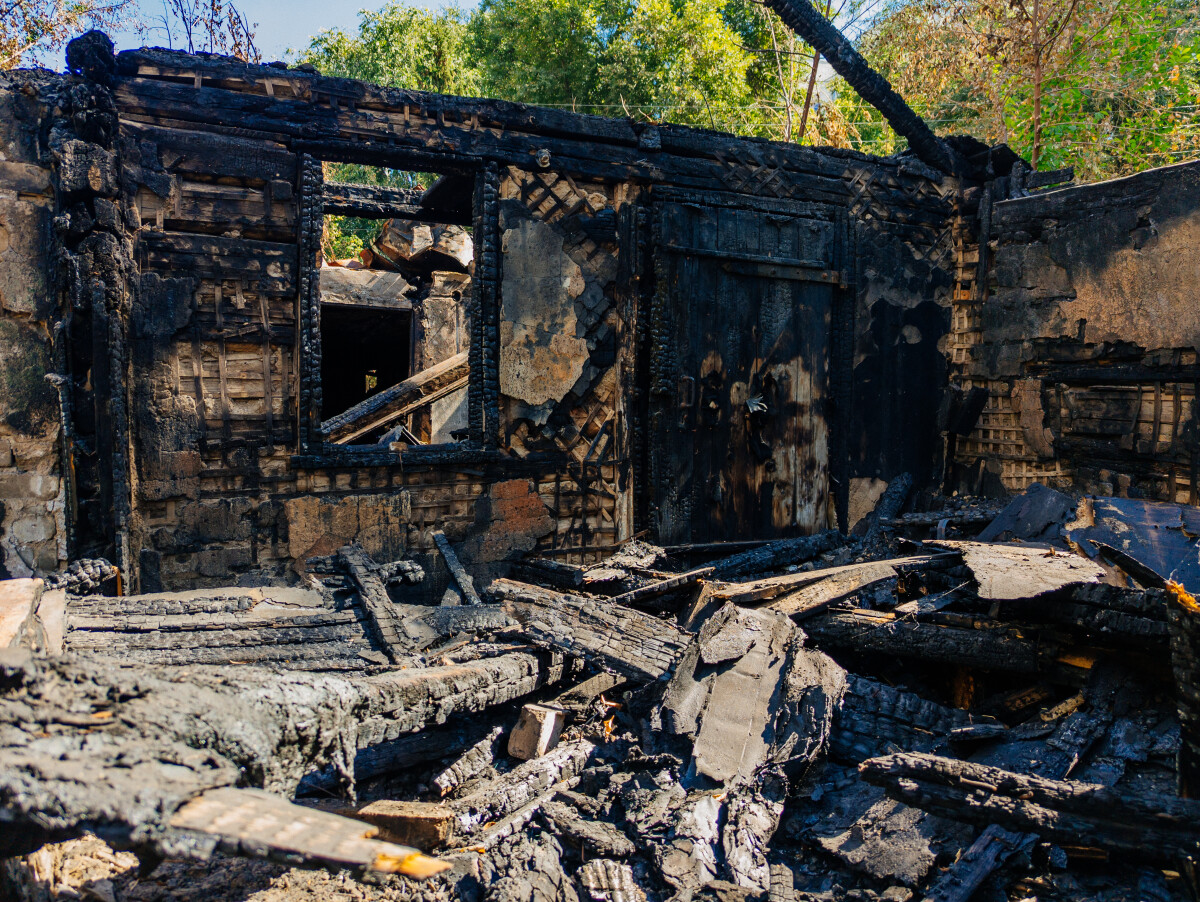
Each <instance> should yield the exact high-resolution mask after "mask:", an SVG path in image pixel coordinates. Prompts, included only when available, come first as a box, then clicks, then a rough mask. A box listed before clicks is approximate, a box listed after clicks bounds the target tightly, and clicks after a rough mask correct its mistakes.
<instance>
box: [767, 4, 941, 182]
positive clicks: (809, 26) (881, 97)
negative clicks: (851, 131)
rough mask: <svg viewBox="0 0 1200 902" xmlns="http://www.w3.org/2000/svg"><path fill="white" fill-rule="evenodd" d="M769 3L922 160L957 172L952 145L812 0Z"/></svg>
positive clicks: (936, 167)
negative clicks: (947, 143)
mask: <svg viewBox="0 0 1200 902" xmlns="http://www.w3.org/2000/svg"><path fill="white" fill-rule="evenodd" d="M766 4H767V6H769V7H771V9H773V10H775V12H776V13H778V15H779V18H781V19H783V21H784V23H785V24H786V25H787V26H788V28H790V29H792V31H794V32H796V34H798V35H800V37H802V38H804V40H805V41H807V42H808V43H809V44H810V45H812V47H813V49H815V50H817V51H818V52H819V53H820V54H821V56H823V57H825V59H827V60H829V65H831V66H833V68H834V71H835V72H837V74H838V75H840V76H842V78H844V79H846V81H847V82H849V84H850V87H852V88H854V90H855V91H857V92H858V95H859V96H860V97H862V99H863V100H865V101H866V102H867V103H869V104H871V106H873V107H875V109H877V110H879V112H880V113H882V114H883V118H884V119H886V120H887V121H888V125H890V126H891V127H892V128H893V129H894V130H895V132H896V134H898V135H902V136H903V137H905V138H907V139H908V145H909V147H911V148H912V149H913V152H914V153H916V155H917V156H918V157H919V158H920V159H921V161H922V162H924V163H927V164H929V165H930V166H933V167H934V168H935V169H940V170H941V171H942V172H946V173H953V172H954V171H955V170H956V169H957V168H958V167H957V166H956V165H955V164H956V162H957V161H956V160H955V157H954V154H953V152H952V151H951V150H950V148H949V147H947V146H946V144H945V143H944V142H943V141H942V140H941V139H940V138H938V136H937V135H935V134H934V133H933V131H932V130H931V129H930V128H929V126H928V125H926V123H925V120H924V119H922V118H921V117H920V116H918V115H917V114H916V113H915V112H913V109H912V107H910V106H909V105H908V104H907V103H905V102H904V98H903V97H901V96H900V95H899V94H897V93H896V91H895V89H893V88H892V86H891V85H890V84H889V83H888V80H887V79H886V78H884V77H883V76H882V75H880V74H879V73H878V72H876V71H875V70H874V69H872V68H871V67H870V65H869V64H868V63H867V61H866V60H865V59H863V57H862V54H860V53H859V52H858V51H857V50H855V49H854V46H853V45H852V44H851V43H850V42H849V41H848V40H846V36H845V35H843V34H842V33H841V32H840V31H838V30H837V28H835V27H834V26H833V25H832V23H830V22H829V20H827V19H826V18H825V17H824V16H822V15H821V14H820V13H819V12H818V11H817V10H816V8H815V7H814V6H813V5H812V4H811V3H809V2H808V0H766Z"/></svg>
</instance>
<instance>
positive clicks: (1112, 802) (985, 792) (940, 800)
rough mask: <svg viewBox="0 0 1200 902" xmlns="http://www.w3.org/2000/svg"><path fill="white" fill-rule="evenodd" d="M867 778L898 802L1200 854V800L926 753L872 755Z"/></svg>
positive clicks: (1181, 855) (1111, 843)
mask: <svg viewBox="0 0 1200 902" xmlns="http://www.w3.org/2000/svg"><path fill="white" fill-rule="evenodd" d="M859 772H860V773H861V774H862V777H863V779H864V780H866V781H868V782H869V783H874V784H876V785H878V786H882V787H884V789H886V790H887V793H888V795H890V796H892V797H893V798H896V799H899V800H900V801H902V802H904V803H906V804H909V805H914V806H916V807H918V808H922V809H924V810H926V811H932V812H934V813H937V814H942V815H945V816H946V817H950V818H954V819H956V820H963V821H968V822H970V823H978V824H989V825H990V824H998V825H1000V826H1002V827H1007V828H1011V829H1014V830H1020V831H1023V832H1029V833H1036V834H1038V835H1039V836H1042V837H1044V838H1046V839H1050V840H1055V841H1059V842H1069V843H1071V844H1073V845H1080V844H1082V845H1090V846H1095V847H1097V848H1101V849H1107V850H1110V851H1114V852H1118V853H1121V854H1124V855H1129V856H1132V857H1135V858H1139V859H1142V860H1150V861H1159V862H1178V861H1183V860H1186V859H1187V858H1190V857H1195V856H1196V855H1197V854H1200V802H1197V801H1193V800H1189V799H1178V798H1175V797H1173V796H1168V795H1162V794H1158V795H1140V794H1136V793H1126V792H1121V791H1119V790H1116V789H1112V788H1110V787H1107V786H1100V785H1097V784H1092V783H1077V782H1074V781H1068V780H1051V779H1047V778H1045V777H1038V776H1033V775H1029V774H1017V773H1013V772H1011V771H1006V770H1001V769H1000V768H998V767H989V766H987V765H983V764H975V763H973V762H970V761H959V760H956V759H952V758H942V757H939V756H937V755H929V754H924V753H919V752H918V753H907V754H899V755H887V756H885V757H882V758H872V759H870V760H868V761H864V762H863V763H862V764H861V765H859Z"/></svg>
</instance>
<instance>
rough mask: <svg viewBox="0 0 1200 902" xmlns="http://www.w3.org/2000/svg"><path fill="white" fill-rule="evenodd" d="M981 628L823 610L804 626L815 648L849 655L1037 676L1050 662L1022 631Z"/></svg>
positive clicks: (1047, 652)
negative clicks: (879, 654) (877, 655)
mask: <svg viewBox="0 0 1200 902" xmlns="http://www.w3.org/2000/svg"><path fill="white" fill-rule="evenodd" d="M981 627H982V628H978V629H975V628H969V627H963V626H949V625H945V624H941V623H930V622H924V621H913V620H908V619H900V618H898V617H896V616H895V615H894V614H889V613H886V612H883V611H868V610H861V609H856V610H847V611H841V610H831V611H826V612H825V613H824V614H822V615H820V616H818V617H814V618H813V619H811V620H808V621H806V622H805V625H804V629H805V632H807V633H808V635H809V637H810V638H811V639H812V641H813V643H814V644H815V645H818V646H820V647H829V648H841V649H845V650H847V651H858V652H882V653H885V654H892V655H896V656H897V657H901V658H919V659H921V660H925V661H938V662H941V663H944V664H961V665H963V666H964V667H975V668H979V669H981V670H997V671H1006V672H1010V673H1037V672H1038V671H1040V670H1044V669H1046V668H1047V667H1048V666H1049V665H1050V664H1051V663H1052V662H1053V661H1054V654H1053V652H1054V648H1053V646H1052V645H1047V644H1046V643H1044V642H1039V641H1038V640H1036V639H1031V638H1029V637H1028V636H1027V635H1026V634H1025V633H1023V632H1022V631H1020V630H1017V629H1013V628H1010V627H1006V626H1000V625H998V624H996V625H992V624H981Z"/></svg>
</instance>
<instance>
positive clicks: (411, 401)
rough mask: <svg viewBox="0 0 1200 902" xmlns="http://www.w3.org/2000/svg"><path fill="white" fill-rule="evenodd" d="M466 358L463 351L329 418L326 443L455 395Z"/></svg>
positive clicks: (352, 436)
mask: <svg viewBox="0 0 1200 902" xmlns="http://www.w3.org/2000/svg"><path fill="white" fill-rule="evenodd" d="M467 356H468V352H466V351H463V352H462V353H460V354H456V355H454V356H453V357H450V358H447V359H446V360H444V361H442V362H441V363H437V364H434V365H433V366H431V367H430V368H429V369H427V370H422V371H421V372H420V373H417V374H416V375H415V376H410V377H409V378H408V379H405V380H404V381H403V382H400V383H398V384H397V385H393V386H392V387H391V388H387V389H384V390H383V391H381V392H379V393H377V394H374V395H371V397H369V398H367V399H366V400H365V401H360V402H359V403H358V404H355V405H354V406H353V407H351V408H350V409H349V410H347V411H346V412H345V413H340V414H338V415H337V416H335V417H330V418H329V419H327V420H326V421H325V422H324V423H322V424H321V432H322V434H323V435H324V436H325V438H326V439H327V440H328V441H332V442H334V443H336V444H344V443H346V442H349V441H352V440H354V439H355V438H358V437H359V436H360V435H363V434H364V433H367V432H370V431H371V430H372V429H378V428H379V427H381V426H385V425H387V424H388V423H391V422H394V421H395V420H396V419H397V418H399V417H401V416H404V415H405V414H407V413H409V412H410V411H412V410H413V409H414V408H415V407H417V406H420V405H421V404H425V403H428V402H430V401H432V400H434V398H435V397H441V395H443V394H447V393H449V392H451V391H456V390H457V389H458V388H460V387H461V386H462V385H463V384H465V381H464V380H465V379H466V378H467Z"/></svg>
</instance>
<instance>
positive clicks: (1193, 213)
mask: <svg viewBox="0 0 1200 902" xmlns="http://www.w3.org/2000/svg"><path fill="white" fill-rule="evenodd" d="M987 230H988V233H989V234H988V239H989V245H990V247H989V249H988V252H987V255H986V257H987V258H988V259H987V266H986V271H987V277H986V278H987V283H986V286H985V287H986V292H985V293H984V294H983V296H982V298H981V300H980V302H979V303H978V304H976V305H975V307H974V311H973V320H972V321H971V322H970V323H966V322H964V324H963V325H964V326H969V327H970V330H969V331H970V334H967V335H964V338H965V340H964V341H963V345H964V347H963V348H962V349H961V350H960V351H956V353H957V354H958V357H957V358H956V359H957V362H958V363H959V370H960V373H961V377H960V385H961V387H962V388H963V389H964V390H967V391H969V390H971V389H976V390H977V391H978V390H981V389H982V390H985V391H986V392H987V393H988V398H987V402H986V405H985V406H984V408H983V411H982V414H981V415H980V416H979V419H978V422H977V423H975V425H974V428H973V429H972V430H971V431H970V433H969V434H968V435H966V436H964V437H962V438H960V439H958V440H957V442H956V447H955V454H954V463H955V468H954V472H953V474H952V481H953V482H954V483H955V484H957V485H958V486H959V487H962V488H966V489H969V490H981V489H982V490H991V491H998V490H1000V489H1003V490H1008V491H1019V490H1021V489H1023V488H1025V487H1026V486H1027V485H1028V484H1029V482H1032V481H1034V480H1035V479H1036V480H1039V481H1042V482H1048V483H1050V484H1058V485H1061V486H1074V487H1077V488H1079V489H1082V490H1085V491H1096V492H1100V493H1102V494H1117V495H1131V496H1142V497H1149V498H1156V499H1160V500H1170V501H1179V502H1182V503H1190V504H1196V503H1198V501H1200V496H1198V493H1197V475H1198V474H1197V469H1198V466H1197V465H1198V463H1200V459H1198V457H1197V434H1198V430H1197V406H1196V403H1195V399H1196V395H1197V391H1196V387H1197V376H1198V375H1200V367H1198V365H1197V363H1198V361H1197V351H1198V349H1200V312H1198V311H1200V308H1198V307H1197V305H1196V301H1195V285H1196V284H1197V282H1198V281H1200V256H1198V255H1197V248H1198V247H1200V164H1195V163H1191V164H1183V165H1179V166H1172V167H1166V168H1163V169H1157V170H1152V171H1149V172H1145V173H1141V174H1138V175H1135V176H1131V177H1129V178H1124V179H1117V180H1114V181H1110V182H1103V183H1099V184H1094V185H1082V186H1077V187H1072V188H1065V189H1060V190H1057V191H1051V192H1044V193H1039V194H1033V195H1031V196H1027V197H1016V198H1012V199H1005V200H998V201H996V202H995V203H994V204H993V207H992V211H991V215H990V216H989V217H988V219H987ZM963 331H964V333H965V332H967V329H964V330H963Z"/></svg>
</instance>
